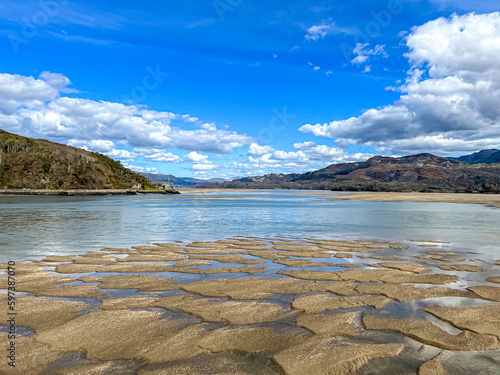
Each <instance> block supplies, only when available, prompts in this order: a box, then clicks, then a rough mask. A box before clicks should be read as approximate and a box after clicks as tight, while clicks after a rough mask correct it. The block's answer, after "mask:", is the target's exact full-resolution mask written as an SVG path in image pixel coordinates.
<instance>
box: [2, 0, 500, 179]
mask: <svg viewBox="0 0 500 375" xmlns="http://www.w3.org/2000/svg"><path fill="white" fill-rule="evenodd" d="M497 9H498V6H495V5H493V4H492V2H489V1H451V0H450V1H447V0H420V1H419V0H403V1H398V0H391V1H355V2H352V1H336V2H334V1H294V0H289V1H257V0H243V1H240V0H216V1H210V0H207V1H189V2H186V1H164V2H158V1H149V0H144V1H142V2H140V3H137V2H131V1H123V0H122V1H119V2H118V1H99V2H97V1H76V0H73V1H66V0H41V1H29V0H28V1H24V2H18V1H9V0H6V1H3V2H2V3H1V4H0V50H1V52H2V59H1V60H0V128H2V129H5V130H7V131H12V132H15V133H19V134H22V135H27V136H33V137H38V138H48V139H50V140H54V141H58V142H61V143H66V144H71V145H74V146H77V147H85V148H87V149H90V150H93V151H99V152H103V153H106V154H108V155H110V156H112V157H114V158H116V159H120V160H121V161H122V163H123V164H125V165H128V166H130V167H131V168H133V169H135V170H143V171H157V172H162V173H172V174H175V175H177V176H196V177H200V178H211V177H226V178H229V177H236V176H245V175H250V174H251V175H254V174H262V173H270V172H275V173H280V172H302V171H306V170H311V169H317V168H321V167H324V166H326V165H329V164H332V163H335V162H344V161H356V160H364V159H366V158H368V157H370V156H371V155H373V154H385V155H402V154H409V153H416V152H432V153H436V154H440V155H458V154H463V153H469V151H470V152H473V151H477V150H479V149H482V148H491V147H500V144H499V139H500V135H499V131H498V130H499V129H498V126H499V125H500V122H499V118H500V115H499V114H498V113H497V112H498V111H497V110H496V109H495V106H497V105H495V104H494V103H493V102H494V100H493V98H496V96H495V95H499V93H498V89H499V85H498V84H499V76H500V75H499V74H496V73H498V71H500V69H499V66H498V64H499V63H498V61H499V60H500V56H499V54H498V53H499V51H498V48H497V47H498V44H499V40H500V39H499V35H497V34H498V32H499V31H498V30H499V28H498V27H497V26H498V25H500V22H499V15H498V13H494V12H495V11H496V10H497ZM472 12H474V13H472ZM436 40H439V41H440V42H436ZM492 45H493V46H494V47H493V48H492V47H491V46H492ZM464 46H470V48H469V49H468V50H464V48H463V47H464ZM471 53H472V54H473V55H474V56H476V58H475V59H474V58H471V57H470V56H468V54H469V55H470V54H471ZM478 56H479V57H480V58H479V59H478V58H477V57H478ZM483 57H484V58H483ZM477 60H481V64H479V63H478V62H477ZM483 60H484V61H483ZM478 64H479V65H478ZM485 85H486V86H485ZM489 101H492V103H489ZM496 103H498V102H496Z"/></svg>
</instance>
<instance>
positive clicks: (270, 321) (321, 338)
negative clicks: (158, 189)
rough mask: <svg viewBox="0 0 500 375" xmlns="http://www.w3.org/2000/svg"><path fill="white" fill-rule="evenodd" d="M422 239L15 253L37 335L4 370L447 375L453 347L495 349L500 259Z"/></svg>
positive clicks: (27, 319) (499, 328) (26, 313)
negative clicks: (35, 257) (33, 257)
mask: <svg viewBox="0 0 500 375" xmlns="http://www.w3.org/2000/svg"><path fill="white" fill-rule="evenodd" d="M423 242H425V241H423ZM418 244H419V243H418V242H416V243H414V244H412V243H411V242H409V245H408V244H399V243H395V242H381V241H341V240H331V241H330V240H325V239H295V238H293V239H292V238H280V239H277V238H273V239H265V238H255V237H253V238H244V237H234V238H230V239H226V240H221V241H213V242H211V241H197V242H193V243H190V244H179V243H176V244H174V243H165V244H156V245H143V246H134V247H132V248H131V249H125V248H120V249H114V248H105V249H102V251H94V252H89V253H86V254H82V255H80V256H48V257H46V258H45V259H44V260H43V261H41V262H19V263H18V264H16V287H17V291H18V292H21V291H22V292H27V293H30V295H28V296H22V295H21V296H19V297H18V299H17V308H18V315H17V319H18V325H20V326H25V327H30V328H31V329H32V332H33V333H34V335H33V336H31V335H29V334H28V335H24V334H21V335H20V336H19V341H18V342H19V348H20V352H19V355H22V359H23V363H22V364H20V365H19V367H18V370H17V372H12V371H10V372H8V370H9V369H8V368H7V367H6V366H7V365H6V363H5V361H2V362H1V363H0V372H2V373H4V372H5V373H7V374H10V373H16V374H17V373H18V374H27V373H29V374H33V375H36V374H40V375H41V374H45V373H47V372H48V371H49V369H50V371H49V372H50V373H52V372H53V373H57V374H86V373H100V372H101V373H104V374H105V373H127V372H126V371H129V370H130V373H138V374H144V375H147V374H149V375H152V374H186V375H187V374H202V373H203V374H214V375H215V374H228V375H229V374H231V375H233V374H248V375H249V374H266V375H267V374H276V375H277V374H285V375H295V374H297V375H298V374H318V375H321V374H325V375H326V374H346V375H347V374H356V373H358V372H359V371H361V373H363V371H365V370H366V371H368V372H369V371H370V370H369V366H371V364H372V363H376V362H373V361H374V360H375V361H378V360H376V358H382V357H386V358H387V360H388V361H392V360H394V361H396V362H398V363H405V366H408V368H410V369H411V371H413V372H414V373H415V372H417V371H419V373H421V374H430V373H436V374H445V373H446V369H447V368H451V367H450V366H451V365H450V363H451V362H450V361H452V359H453V356H454V355H455V353H457V354H456V355H460V354H459V353H463V351H470V352H474V351H478V350H484V352H482V358H490V357H488V356H489V355H490V353H491V356H492V357H491V358H494V356H498V355H499V349H500V319H499V318H498V316H499V314H500V310H499V306H500V304H498V303H496V302H500V287H499V286H494V285H492V284H494V283H497V282H498V281H499V276H498V275H499V272H498V271H499V270H498V269H496V267H498V266H499V265H500V264H498V263H500V262H498V261H497V264H490V265H486V264H484V267H479V266H474V265H471V264H468V263H461V262H460V261H458V260H457V259H461V258H463V259H465V261H466V262H471V261H472V259H470V256H471V254H468V253H460V252H458V251H456V250H454V249H453V248H451V249H449V250H446V251H442V250H439V251H431V252H429V251H428V249H426V248H421V247H418ZM409 246H412V247H409ZM379 251H381V252H382V251H383V254H384V255H376V254H377V253H378V252H379ZM392 254H395V255H397V257H396V256H393V255H392ZM249 256H250V257H249ZM474 256H477V255H474ZM435 257H437V258H435ZM294 258H298V259H294ZM342 258H348V261H349V262H351V263H337V262H339V261H342ZM448 258H450V259H453V260H454V263H441V261H443V260H450V259H448ZM436 261H438V262H436ZM344 262H345V260H344ZM220 263H229V264H227V266H225V265H224V264H222V265H221V264H220ZM436 263H437V265H436ZM248 264H250V265H248ZM47 267H50V268H47ZM332 267H335V268H333V269H332ZM338 267H340V268H341V269H343V270H339V268H338ZM351 267H357V268H356V269H350V268H351ZM6 268H7V265H6V264H2V265H0V269H3V270H5V269H6ZM53 269H54V270H53ZM253 273H257V274H255V275H254V274H253ZM5 276H6V275H5V273H4V275H2V276H1V278H3V280H4V282H5V280H6V277H5ZM69 276H72V277H69ZM471 278H473V279H475V280H477V281H475V282H472V281H471ZM4 285H5V284H4ZM54 297H55V298H54ZM82 298H83V300H82ZM6 299H7V297H6V296H5V295H0V314H3V315H4V316H5V314H6V312H7V311H6V308H7V304H6ZM391 332H392V333H391ZM4 336H5V334H4V333H0V338H2V339H4V338H5V337H4ZM410 338H411V339H412V340H410ZM414 340H415V341H414ZM415 343H416V344H415ZM420 344H422V345H424V346H425V347H427V348H431V350H430V352H429V353H428V351H426V350H424V351H423V352H421V351H419V350H418V347H419V345H420ZM440 350H446V355H439V352H440ZM75 353H79V356H80V357H81V359H79V360H78V361H77V362H75V363H72V362H71V361H69V360H67V359H64V358H69V357H67V356H71V355H75ZM400 353H402V354H401V355H400ZM408 358H412V360H411V361H409V362H408ZM491 360H493V359H491ZM384 361H385V360H384ZM396 362H395V363H396ZM490 362H491V361H490ZM490 362H488V363H490ZM485 363H486V362H485ZM483 365H484V366H487V365H489V364H484V363H480V362H478V363H477V364H475V366H476V367H477V369H478V371H479V370H481V368H482V367H481V366H483ZM125 368H128V370H125ZM485 368H486V367H485ZM453 369H454V372H453V373H454V374H456V375H465V374H466V372H463V373H460V372H456V367H453ZM366 371H365V373H366Z"/></svg>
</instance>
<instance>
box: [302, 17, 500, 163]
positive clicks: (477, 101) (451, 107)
mask: <svg viewBox="0 0 500 375" xmlns="http://www.w3.org/2000/svg"><path fill="white" fill-rule="evenodd" d="M406 44H407V46H408V48H409V52H408V53H407V54H406V55H405V56H406V57H407V58H408V59H409V62H410V64H411V69H410V71H409V74H408V79H407V80H406V83H405V84H404V85H403V86H402V87H400V88H399V90H400V91H401V93H402V95H401V97H400V99H399V100H398V101H396V102H395V103H394V104H390V105H386V106H384V107H381V108H377V109H370V110H367V111H365V112H364V113H363V114H361V115H360V116H358V117H352V118H349V119H345V120H337V121H332V122H330V123H326V124H316V125H312V124H306V125H303V126H302V127H301V128H300V129H299V130H300V131H301V132H304V133H313V134H314V135H316V136H321V137H328V138H333V139H336V141H337V143H338V144H349V143H354V144H366V145H371V146H375V147H378V149H379V150H385V151H390V152H392V153H395V154H401V153H412V152H415V151H422V152H423V151H426V152H434V153H437V154H447V155H452V154H459V153H462V152H468V151H474V150H478V149H480V148H496V147H498V145H499V144H500V106H499V105H498V103H500V13H498V12H495V13H491V14H474V13H471V14H467V15H463V16H458V15H453V16H451V17H450V18H439V19H437V20H434V21H430V22H428V23H426V24H424V25H422V26H419V27H414V28H413V29H412V32H411V33H410V34H409V35H408V36H407V37H406Z"/></svg>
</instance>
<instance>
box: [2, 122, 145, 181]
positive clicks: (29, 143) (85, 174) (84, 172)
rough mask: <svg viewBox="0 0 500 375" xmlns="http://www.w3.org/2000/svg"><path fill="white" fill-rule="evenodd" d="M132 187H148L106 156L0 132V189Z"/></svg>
mask: <svg viewBox="0 0 500 375" xmlns="http://www.w3.org/2000/svg"><path fill="white" fill-rule="evenodd" d="M136 183H141V184H143V185H146V186H147V185H151V182H150V181H149V180H148V179H147V178H146V177H144V176H141V175H140V174H138V173H135V172H132V171H131V170H129V169H127V168H125V167H124V166H123V165H122V164H121V163H120V162H119V161H115V160H113V159H111V158H109V157H108V156H106V155H103V154H99V153H97V152H89V151H86V150H82V149H79V148H75V147H71V146H67V145H63V144H59V143H55V142H50V141H47V140H43V139H33V138H27V137H22V136H19V135H16V134H12V133H8V132H6V131H4V130H1V129H0V188H13V189H23V188H24V189H26V188H29V189H125V188H129V187H131V186H132V185H134V184H136Z"/></svg>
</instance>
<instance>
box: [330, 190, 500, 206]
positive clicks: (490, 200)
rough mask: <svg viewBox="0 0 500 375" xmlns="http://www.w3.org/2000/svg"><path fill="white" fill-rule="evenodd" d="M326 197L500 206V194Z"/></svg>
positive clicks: (364, 193)
mask: <svg viewBox="0 0 500 375" xmlns="http://www.w3.org/2000/svg"><path fill="white" fill-rule="evenodd" d="M326 199H337V200H346V201H377V202H441V203H473V204H482V205H485V206H489V207H496V208H500V195H499V194H457V193H385V192H374V193H371V192H359V193H358V192H355V193H342V194H339V195H335V196H332V197H328V198H326Z"/></svg>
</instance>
